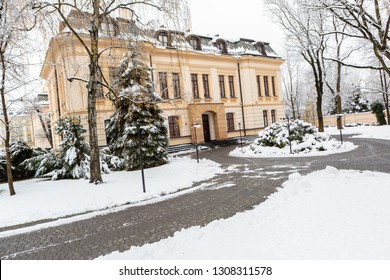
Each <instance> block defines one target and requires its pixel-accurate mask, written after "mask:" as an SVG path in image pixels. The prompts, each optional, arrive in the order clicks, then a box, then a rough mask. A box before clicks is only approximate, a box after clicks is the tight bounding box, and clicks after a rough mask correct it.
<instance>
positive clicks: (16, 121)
mask: <svg viewBox="0 0 390 280" xmlns="http://www.w3.org/2000/svg"><path fill="white" fill-rule="evenodd" d="M2 119H3V115H2V113H0V136H1V138H0V149H3V148H4V138H5V126H4V122H3V121H1V120H2ZM8 119H9V121H10V127H11V133H10V142H11V143H15V142H18V141H23V142H26V143H27V144H28V145H29V146H34V129H33V121H32V117H31V114H29V113H28V114H25V113H22V112H19V111H15V110H11V111H9V112H8Z"/></svg>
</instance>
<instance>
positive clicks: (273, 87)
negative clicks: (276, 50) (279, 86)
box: [271, 76, 276, 96]
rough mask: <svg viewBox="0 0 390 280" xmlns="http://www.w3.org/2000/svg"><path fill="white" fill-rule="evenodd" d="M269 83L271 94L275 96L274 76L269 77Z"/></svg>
mask: <svg viewBox="0 0 390 280" xmlns="http://www.w3.org/2000/svg"><path fill="white" fill-rule="evenodd" d="M271 85H272V94H273V95H274V96H276V88H275V77H273V76H272V77H271Z"/></svg>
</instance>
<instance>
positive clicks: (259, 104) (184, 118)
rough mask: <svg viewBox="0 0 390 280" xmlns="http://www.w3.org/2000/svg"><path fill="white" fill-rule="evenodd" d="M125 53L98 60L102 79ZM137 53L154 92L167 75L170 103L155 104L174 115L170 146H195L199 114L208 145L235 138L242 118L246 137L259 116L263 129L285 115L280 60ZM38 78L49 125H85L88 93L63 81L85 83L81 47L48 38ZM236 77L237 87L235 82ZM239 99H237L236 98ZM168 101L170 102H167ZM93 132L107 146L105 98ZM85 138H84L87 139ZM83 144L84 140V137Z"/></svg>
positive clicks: (147, 49) (150, 50) (153, 50)
mask: <svg viewBox="0 0 390 280" xmlns="http://www.w3.org/2000/svg"><path fill="white" fill-rule="evenodd" d="M112 40H113V39H112V38H110V39H104V38H102V39H100V42H101V43H100V48H101V49H103V48H105V47H108V46H110V45H113V42H112ZM115 45H126V42H124V41H119V40H117V41H116V42H115ZM124 52H125V49H121V48H115V49H113V50H112V51H110V52H105V53H104V54H103V55H102V57H101V59H100V66H101V68H102V71H103V75H104V77H105V78H106V80H108V81H109V80H110V77H109V69H110V68H111V67H115V66H117V65H119V62H120V60H121V58H122V56H123V54H124ZM141 52H142V53H143V55H144V60H145V62H146V63H148V64H150V65H151V66H153V67H154V69H155V70H153V74H152V75H153V79H154V81H155V83H156V91H157V92H159V93H161V92H160V88H159V72H166V73H167V81H168V94H169V98H170V100H165V101H166V102H163V103H161V104H160V106H161V108H162V109H163V111H164V116H165V117H166V118H167V119H168V117H170V116H178V118H179V127H180V137H172V138H171V139H170V145H177V144H184V143H191V142H194V129H193V128H192V125H193V124H194V123H199V124H201V125H202V115H208V116H209V124H210V136H211V140H225V139H227V138H230V137H235V136H237V135H239V126H238V123H240V125H241V126H242V128H243V123H244V121H243V114H242V111H243V110H244V115H245V128H246V133H247V134H248V135H250V134H256V133H257V132H258V131H259V130H261V129H263V128H264V120H263V111H264V110H266V111H267V112H268V115H269V116H268V119H269V121H268V124H271V115H270V114H271V110H275V112H276V120H278V119H280V118H281V117H283V116H284V109H283V103H282V99H281V96H282V91H281V80H280V65H281V64H282V63H283V60H282V59H275V58H268V57H260V56H259V57H256V56H242V57H235V56H231V55H218V54H212V53H206V52H195V51H189V50H176V49H169V48H159V47H155V46H153V45H151V44H148V43H146V44H145V45H143V47H142V50H141ZM172 73H178V74H179V77H180V91H181V98H177V99H173V97H174V96H173V88H172ZM191 74H197V77H198V88H199V97H200V98H194V97H193V93H192V82H191ZM203 74H206V75H208V77H209V89H210V98H205V97H204V90H203V84H202V75H203ZM220 75H223V76H224V79H225V80H224V85H225V92H226V97H225V98H222V97H221V96H220V84H219V76H220ZM41 76H42V77H43V78H44V79H45V80H46V81H47V88H48V91H49V101H50V111H51V116H52V124H53V125H55V123H56V121H57V120H58V118H59V117H64V116H68V115H73V116H80V118H81V120H82V124H83V125H84V127H85V128H88V124H87V89H86V85H85V83H84V82H81V81H78V80H74V81H72V82H70V81H69V80H68V79H67V77H68V78H70V77H78V78H82V79H87V78H88V57H87V56H86V54H85V52H84V50H83V49H82V47H81V46H80V44H79V43H78V42H77V41H76V40H75V39H74V38H72V37H71V36H67V35H66V36H65V35H63V36H62V37H61V36H60V37H59V38H57V39H55V40H54V39H53V40H52V42H51V44H50V48H49V52H48V53H47V55H46V63H45V65H44V67H43V69H42V72H41ZM229 76H232V77H233V84H234V93H235V97H233V98H232V97H230V90H229V80H228V79H229V78H228V77H229ZM256 76H260V77H261V83H260V85H261V92H262V93H263V95H262V96H261V97H259V95H258V89H257V88H258V84H257V79H256ZM265 76H268V77H269V91H270V96H269V97H266V96H265V95H264V93H265V89H264V77H265ZM239 77H241V87H240V78H239ZM271 77H274V84H275V92H273V90H272V86H271ZM241 96H242V98H241ZM168 101H169V102H168ZM97 112H98V114H97V116H98V117H97V127H98V138H99V145H101V146H104V145H106V135H105V130H104V123H105V121H106V120H108V119H109V118H110V116H111V114H112V113H113V106H112V104H111V101H110V100H109V99H107V98H105V97H103V98H98V100H97ZM226 113H233V116H234V130H232V131H227V130H228V129H227V120H226ZM197 133H198V135H197V136H198V137H197V138H198V141H199V142H203V141H204V133H203V129H202V128H200V129H198V131H197ZM53 137H54V146H55V148H57V147H58V143H59V138H58V136H57V135H53ZM86 137H88V135H86ZM87 139H88V138H87Z"/></svg>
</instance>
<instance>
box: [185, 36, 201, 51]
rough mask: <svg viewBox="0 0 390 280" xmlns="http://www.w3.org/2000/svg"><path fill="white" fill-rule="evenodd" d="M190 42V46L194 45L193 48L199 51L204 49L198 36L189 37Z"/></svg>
mask: <svg viewBox="0 0 390 280" xmlns="http://www.w3.org/2000/svg"><path fill="white" fill-rule="evenodd" d="M188 43H189V44H190V46H191V47H192V49H193V50H197V51H201V50H202V47H201V45H200V40H199V38H198V37H195V36H191V37H189V39H188Z"/></svg>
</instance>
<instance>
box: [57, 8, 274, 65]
mask: <svg viewBox="0 0 390 280" xmlns="http://www.w3.org/2000/svg"><path fill="white" fill-rule="evenodd" d="M86 15H88V14H86V13H81V12H79V11H71V12H70V13H69V15H68V22H70V23H71V24H72V26H73V28H74V29H76V30H78V31H79V32H80V33H86V34H87V33H88V22H87V20H88V17H86ZM101 28H102V30H100V36H102V37H104V36H113V37H118V38H122V39H129V38H133V39H135V40H137V41H144V42H149V43H151V44H153V45H154V46H156V47H158V48H169V49H179V50H183V49H185V50H191V51H196V52H205V53H214V54H222V55H232V56H245V55H251V56H261V57H270V58H280V56H279V55H278V54H277V53H276V52H275V51H274V50H273V49H272V48H271V46H270V45H269V43H267V42H262V41H256V40H252V39H245V38H239V39H230V38H222V37H220V36H219V35H218V34H216V35H214V36H209V35H201V34H188V33H187V34H186V33H184V32H181V31H176V30H169V29H167V28H166V27H164V26H161V27H160V28H159V29H158V30H150V29H145V28H142V27H139V26H137V24H136V23H135V22H134V21H131V20H128V19H123V18H115V19H114V18H109V17H107V18H106V19H105V20H104V22H103V23H102V27H101ZM59 31H60V33H68V32H70V30H69V29H68V28H67V27H66V25H65V24H64V23H61V24H60V30H59ZM161 35H163V36H161Z"/></svg>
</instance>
